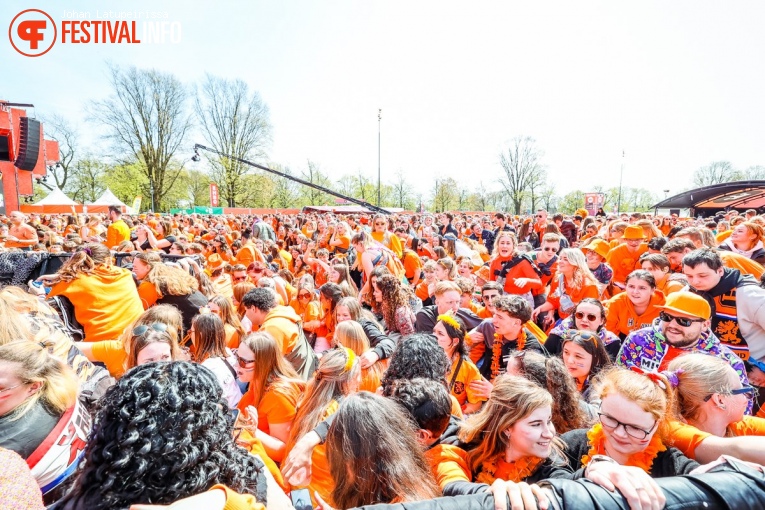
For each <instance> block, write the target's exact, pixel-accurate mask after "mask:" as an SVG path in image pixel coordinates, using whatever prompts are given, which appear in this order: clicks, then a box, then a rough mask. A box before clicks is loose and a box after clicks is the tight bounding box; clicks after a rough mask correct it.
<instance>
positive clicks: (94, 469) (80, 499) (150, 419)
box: [58, 361, 266, 510]
mask: <svg viewBox="0 0 765 510" xmlns="http://www.w3.org/2000/svg"><path fill="white" fill-rule="evenodd" d="M75 477H76V480H75V482H74V486H73V488H72V490H71V492H69V493H68V494H67V495H66V496H65V497H64V498H63V499H62V500H61V503H60V507H58V508H61V509H67V510H73V509H80V508H87V509H89V510H90V509H112V508H126V507H129V506H130V505H132V504H135V503H153V504H167V503H172V502H174V501H177V500H178V499H181V498H185V497H188V496H191V495H193V494H198V493H200V492H203V491H206V490H208V489H210V487H212V486H213V485H215V484H217V483H221V484H224V485H226V486H228V487H230V488H231V489H233V490H235V491H237V492H243V493H249V494H252V495H254V496H255V497H256V498H257V500H258V501H259V502H261V503H263V504H266V478H265V468H264V465H263V463H262V462H261V461H260V460H259V459H258V458H256V457H254V456H252V455H250V454H249V453H247V452H246V451H245V450H243V449H241V448H239V447H238V446H236V444H235V443H234V438H233V433H232V423H231V418H230V417H229V414H228V406H227V405H226V401H225V400H223V399H222V397H221V388H220V384H219V383H218V380H217V378H216V377H215V375H214V374H213V373H212V372H211V371H210V370H209V369H207V368H205V367H203V366H201V365H198V364H196V363H190V362H185V361H178V362H170V363H166V362H165V363H163V362H158V363H148V364H145V365H141V366H138V367H136V368H134V369H132V370H130V371H129V372H128V373H127V374H125V376H124V377H122V378H121V379H119V380H118V381H117V383H116V384H115V385H114V386H112V387H111V388H109V390H108V391H107V392H106V394H105V395H104V397H103V398H102V400H101V401H100V403H99V409H98V411H97V413H96V416H95V420H94V422H93V428H92V431H91V434H90V438H89V439H88V443H87V446H86V447H85V461H84V462H83V463H81V464H80V466H79V467H78V471H77V473H76V474H75Z"/></svg>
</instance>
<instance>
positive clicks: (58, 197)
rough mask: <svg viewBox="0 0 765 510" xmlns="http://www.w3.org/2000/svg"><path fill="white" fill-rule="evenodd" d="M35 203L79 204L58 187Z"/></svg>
mask: <svg viewBox="0 0 765 510" xmlns="http://www.w3.org/2000/svg"><path fill="white" fill-rule="evenodd" d="M35 205H79V204H78V203H77V202H75V201H74V200H72V199H71V198H69V197H68V196H66V193H64V192H63V191H61V190H60V189H58V188H56V189H54V190H53V191H51V192H50V193H48V195H47V196H46V197H45V198H43V199H41V200H39V201H38V202H37V203H35Z"/></svg>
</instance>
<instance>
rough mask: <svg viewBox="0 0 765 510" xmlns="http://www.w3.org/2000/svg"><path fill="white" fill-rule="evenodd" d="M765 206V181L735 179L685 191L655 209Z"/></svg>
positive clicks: (659, 204)
mask: <svg viewBox="0 0 765 510" xmlns="http://www.w3.org/2000/svg"><path fill="white" fill-rule="evenodd" d="M761 207H765V181H734V182H725V183H722V184H712V185H711V186H704V187H703V188H696V189H692V190H689V191H684V192H682V193H679V194H677V195H675V196H673V197H669V198H666V199H664V200H662V201H661V202H659V203H658V204H656V205H655V206H654V209H669V208H675V209H686V208H692V209H695V210H715V211H719V210H724V209H726V208H731V209H759V208H761Z"/></svg>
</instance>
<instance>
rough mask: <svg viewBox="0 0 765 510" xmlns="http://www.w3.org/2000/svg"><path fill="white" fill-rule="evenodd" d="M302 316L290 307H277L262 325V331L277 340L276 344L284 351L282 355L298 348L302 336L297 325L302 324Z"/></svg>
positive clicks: (269, 313)
mask: <svg viewBox="0 0 765 510" xmlns="http://www.w3.org/2000/svg"><path fill="white" fill-rule="evenodd" d="M300 321H301V319H300V316H299V315H298V314H296V313H295V310H293V309H292V308H290V307H289V306H279V305H277V306H275V307H274V308H273V309H272V310H271V311H270V312H268V314H266V317H265V319H264V320H263V324H261V325H260V331H267V332H269V333H271V336H273V337H274V338H275V339H276V343H277V344H279V347H281V349H282V354H283V355H285V356H286V355H287V354H289V353H291V352H292V351H293V350H294V349H295V346H297V341H298V338H300V334H299V332H298V325H297V323H298V322H300Z"/></svg>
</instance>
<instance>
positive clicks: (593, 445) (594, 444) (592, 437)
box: [582, 423, 667, 474]
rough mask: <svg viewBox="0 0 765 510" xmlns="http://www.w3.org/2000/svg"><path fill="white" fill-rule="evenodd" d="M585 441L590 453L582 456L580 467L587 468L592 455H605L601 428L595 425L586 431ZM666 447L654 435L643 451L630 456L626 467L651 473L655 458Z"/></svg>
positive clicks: (597, 424) (599, 425)
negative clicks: (588, 445) (637, 468)
mask: <svg viewBox="0 0 765 510" xmlns="http://www.w3.org/2000/svg"><path fill="white" fill-rule="evenodd" d="M587 439H588V442H589V444H590V451H588V452H587V454H586V455H584V456H582V465H583V466H587V464H589V463H590V459H591V458H592V456H593V455H598V454H601V455H607V454H606V449H605V441H606V434H605V433H604V432H603V426H602V425H601V424H600V423H596V424H595V425H594V426H593V427H592V428H591V429H590V430H588V431H587ZM666 449H667V447H666V446H664V443H663V442H662V441H661V438H660V437H659V434H654V435H653V437H652V438H651V441H650V442H649V443H648V446H646V448H645V450H643V451H642V452H639V453H635V454H633V455H630V458H629V459H628V460H627V463H626V465H627V466H634V467H639V468H640V469H642V470H643V471H645V472H646V473H648V474H650V473H651V466H653V461H654V460H655V459H656V456H657V455H658V454H659V453H661V452H663V451H664V450H666Z"/></svg>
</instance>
